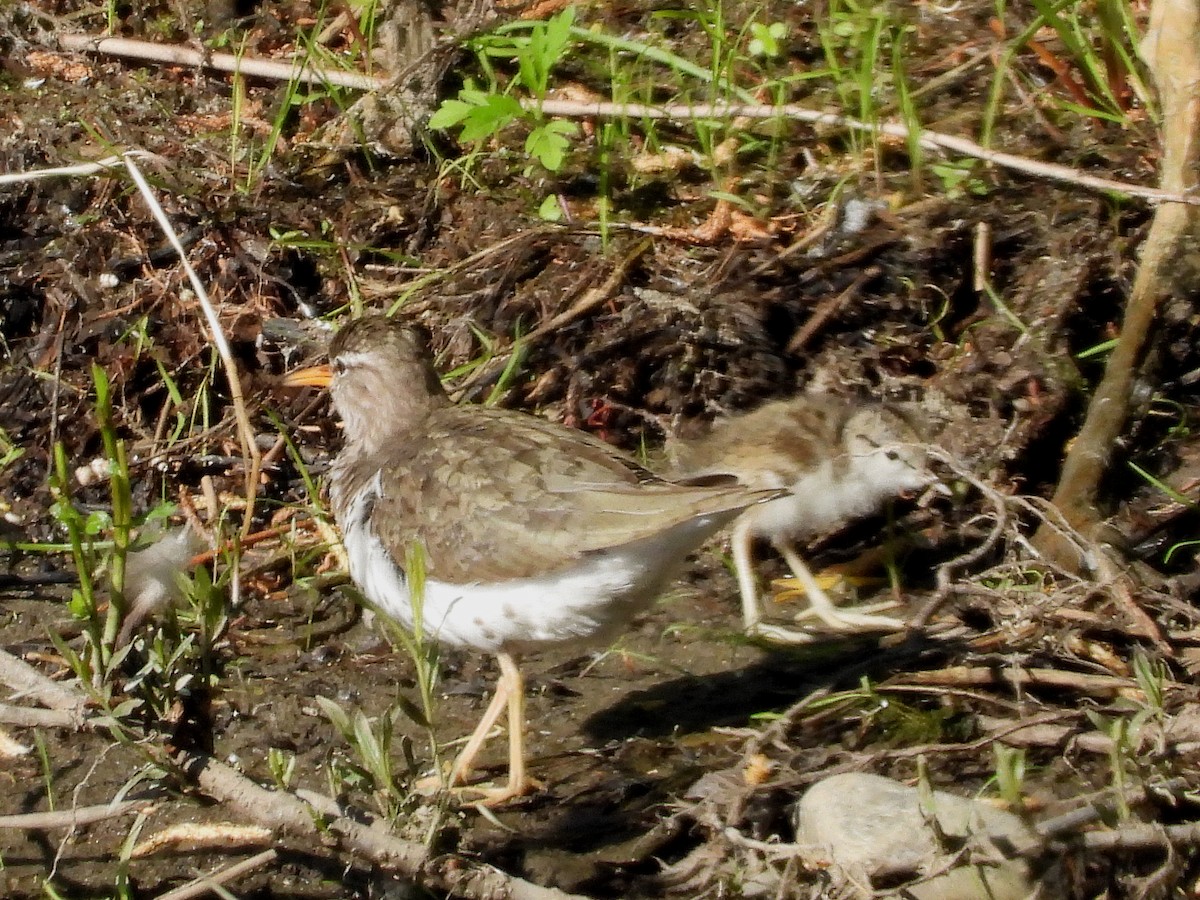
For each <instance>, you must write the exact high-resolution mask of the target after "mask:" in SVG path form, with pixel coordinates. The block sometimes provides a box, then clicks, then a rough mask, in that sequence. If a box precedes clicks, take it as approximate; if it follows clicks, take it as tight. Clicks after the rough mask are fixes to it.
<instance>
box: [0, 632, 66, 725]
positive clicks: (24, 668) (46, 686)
mask: <svg viewBox="0 0 1200 900" xmlns="http://www.w3.org/2000/svg"><path fill="white" fill-rule="evenodd" d="M0 683H3V684H6V685H8V686H9V687H10V688H12V690H13V691H14V693H16V694H17V695H18V696H26V697H33V698H34V699H35V700H37V701H38V702H39V703H41V704H43V705H44V706H48V707H49V708H50V709H53V710H57V711H59V712H63V713H66V714H68V715H70V716H71V722H72V727H75V728H79V727H82V725H83V721H84V709H85V708H86V707H87V698H86V697H84V696H83V695H82V694H80V693H79V692H77V691H74V690H71V689H70V688H67V687H64V686H63V685H61V684H58V683H57V682H54V681H51V680H50V679H49V678H47V677H46V676H45V675H43V674H42V673H41V672H39V671H38V670H37V669H35V668H34V667H33V666H31V665H29V663H27V662H25V661H24V660H22V659H18V658H17V657H15V656H13V655H12V654H11V653H8V652H7V651H4V650H0Z"/></svg>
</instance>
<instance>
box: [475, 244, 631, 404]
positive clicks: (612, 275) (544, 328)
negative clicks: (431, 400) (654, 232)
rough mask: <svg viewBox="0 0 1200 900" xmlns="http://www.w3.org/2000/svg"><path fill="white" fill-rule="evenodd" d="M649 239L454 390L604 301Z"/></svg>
mask: <svg viewBox="0 0 1200 900" xmlns="http://www.w3.org/2000/svg"><path fill="white" fill-rule="evenodd" d="M650 246H651V242H650V241H649V240H643V241H639V242H638V243H637V244H636V245H635V246H634V248H633V249H632V250H631V251H630V252H629V253H627V254H625V256H623V257H622V258H621V259H620V261H618V262H617V264H616V265H615V266H613V269H612V271H611V272H609V273H608V275H607V276H606V277H605V279H604V281H603V282H601V283H600V284H598V285H597V286H596V287H594V288H590V289H588V290H587V291H585V292H584V294H583V296H582V297H580V298H579V300H578V301H576V302H575V303H573V304H571V306H570V308H568V309H565V310H563V311H562V312H560V313H557V314H556V315H554V316H551V317H550V318H549V319H547V320H546V321H545V322H543V323H542V324H541V325H539V326H538V327H537V328H535V329H533V330H532V331H531V332H529V334H527V335H525V336H524V337H522V338H521V339H520V341H519V344H518V343H514V344H512V345H510V346H509V347H508V348H506V349H504V350H501V351H499V352H497V353H496V354H495V355H494V356H493V357H492V359H491V360H489V361H488V364H487V365H486V366H482V367H480V368H479V369H477V370H476V371H475V373H473V374H472V376H471V378H470V379H469V380H468V382H466V383H465V384H463V385H461V386H460V387H459V390H458V394H459V395H460V396H462V395H465V394H466V393H467V392H468V391H469V390H470V389H471V388H472V387H473V386H475V385H478V384H487V383H488V382H489V381H490V380H491V379H493V378H495V377H496V376H497V375H499V373H500V372H501V371H502V370H503V369H504V367H505V366H506V365H507V364H508V360H509V357H511V356H512V354H513V352H514V351H515V350H516V348H517V346H518V345H519V346H520V347H522V348H526V347H530V346H532V345H533V344H536V343H537V342H538V341H540V340H541V339H542V338H544V337H546V335H548V334H553V333H554V332H555V331H557V330H558V329H560V328H562V327H563V326H564V325H568V324H570V323H571V322H573V321H575V320H576V319H578V318H580V317H581V316H584V315H586V314H587V313H589V312H591V311H592V310H593V309H595V308H596V307H597V306H599V305H600V304H601V303H603V302H604V301H605V300H608V299H609V298H610V297H612V296H613V294H615V293H616V291H617V289H618V288H619V287H620V286H621V283H622V282H623V281H624V280H625V276H626V275H627V274H628V273H629V269H630V267H631V266H632V265H633V264H634V262H636V261H637V260H638V259H640V258H641V257H642V254H644V253H645V252H646V251H647V250H648V249H650Z"/></svg>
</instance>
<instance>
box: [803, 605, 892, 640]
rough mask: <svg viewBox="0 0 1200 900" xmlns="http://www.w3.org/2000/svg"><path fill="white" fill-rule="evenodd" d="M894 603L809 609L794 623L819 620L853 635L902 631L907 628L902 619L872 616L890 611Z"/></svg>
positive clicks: (838, 630) (839, 630) (834, 628)
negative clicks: (881, 611)
mask: <svg viewBox="0 0 1200 900" xmlns="http://www.w3.org/2000/svg"><path fill="white" fill-rule="evenodd" d="M894 606H895V604H894V603H877V604H871V605H869V606H858V607H854V608H852V609H845V608H837V607H831V608H829V609H822V608H820V607H816V606H813V607H810V608H808V609H806V610H804V611H803V612H801V613H799V614H797V616H796V621H797V622H799V621H803V620H804V619H814V618H815V619H820V620H821V621H822V622H823V623H824V624H825V625H826V626H828V627H829V628H832V629H833V630H834V631H837V632H840V633H855V632H860V631H903V630H904V629H905V628H907V627H908V625H907V623H906V622H904V621H903V620H902V619H895V618H892V617H891V616H880V615H874V614H873V613H874V612H875V611H876V610H880V609H890V608H893V607H894Z"/></svg>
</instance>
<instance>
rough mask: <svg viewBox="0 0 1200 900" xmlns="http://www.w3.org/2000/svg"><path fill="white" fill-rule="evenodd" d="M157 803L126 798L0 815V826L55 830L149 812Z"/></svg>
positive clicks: (22, 829)
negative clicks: (53, 809) (111, 801)
mask: <svg viewBox="0 0 1200 900" xmlns="http://www.w3.org/2000/svg"><path fill="white" fill-rule="evenodd" d="M154 805H155V804H153V803H151V802H149V801H147V800H126V801H125V802H123V803H100V804H97V805H96V806H81V807H78V808H77V809H63V810H59V811H57V812H39V813H21V814H20V815H14V816H0V828H16V829H20V830H21V831H53V830H55V829H58V828H80V827H82V826H84V825H92V824H94V823H96V822H104V821H107V820H108V819H116V818H119V817H120V816H129V815H133V814H135V813H141V812H147V811H149V810H150V809H152V808H153V807H154Z"/></svg>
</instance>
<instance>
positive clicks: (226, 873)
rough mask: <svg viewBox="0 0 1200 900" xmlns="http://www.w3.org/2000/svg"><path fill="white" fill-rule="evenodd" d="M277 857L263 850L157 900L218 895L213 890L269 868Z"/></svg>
mask: <svg viewBox="0 0 1200 900" xmlns="http://www.w3.org/2000/svg"><path fill="white" fill-rule="evenodd" d="M277 856H279V854H278V853H276V852H275V851H274V850H264V851H263V852H262V853H256V854H255V855H254V856H251V857H250V858H249V859H243V860H242V861H241V862H239V863H234V864H233V865H232V866H226V867H225V868H223V869H221V870H220V871H219V872H214V873H213V874H212V875H202V876H201V877H199V878H196V879H195V880H193V881H189V882H188V883H187V884H185V885H183V886H182V887H177V888H176V889H175V890H173V891H167V893H165V894H159V895H158V900H192V898H193V897H204V896H206V895H207V894H210V893H214V894H215V893H218V891H217V890H215V889H216V888H219V887H221V886H222V885H226V884H229V883H230V882H231V881H237V879H239V878H241V877H242V876H243V875H248V874H250V873H251V872H253V871H255V870H256V869H261V868H263V867H264V866H269V865H270V864H271V863H273V862H275V859H276V857H277Z"/></svg>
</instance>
